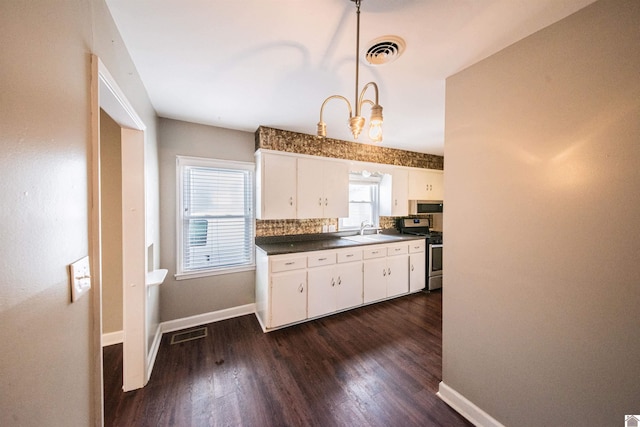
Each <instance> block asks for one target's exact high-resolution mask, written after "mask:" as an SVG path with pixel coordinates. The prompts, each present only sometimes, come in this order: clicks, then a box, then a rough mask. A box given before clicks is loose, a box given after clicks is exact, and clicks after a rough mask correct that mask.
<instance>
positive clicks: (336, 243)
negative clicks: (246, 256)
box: [256, 232, 424, 255]
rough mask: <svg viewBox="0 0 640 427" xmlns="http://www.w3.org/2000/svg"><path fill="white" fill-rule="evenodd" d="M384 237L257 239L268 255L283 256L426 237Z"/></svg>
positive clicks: (333, 235) (331, 235)
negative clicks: (358, 239) (358, 238)
mask: <svg viewBox="0 0 640 427" xmlns="http://www.w3.org/2000/svg"><path fill="white" fill-rule="evenodd" d="M367 236H368V237H373V236H375V234H374V235H371V234H369V235H365V237H367ZM382 236H385V237H383V239H384V240H380V241H376V240H371V241H364V242H361V241H359V242H356V241H353V240H348V239H347V238H344V237H355V236H354V234H353V232H342V233H321V234H304V235H291V236H273V237H257V238H256V246H257V247H259V248H260V249H262V250H263V251H264V252H265V253H266V254H267V255H282V254H291V253H296V252H312V251H322V250H329V249H341V248H352V247H355V246H368V245H380V244H387V243H397V242H402V241H408V240H420V239H424V237H421V236H413V235H410V234H400V233H398V232H384V233H383V234H382ZM373 238H375V237H373Z"/></svg>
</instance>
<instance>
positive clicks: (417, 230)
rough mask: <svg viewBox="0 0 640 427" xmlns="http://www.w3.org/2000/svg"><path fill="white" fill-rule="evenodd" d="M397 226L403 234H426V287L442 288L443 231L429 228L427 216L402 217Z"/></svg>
mask: <svg viewBox="0 0 640 427" xmlns="http://www.w3.org/2000/svg"><path fill="white" fill-rule="evenodd" d="M397 227H398V230H399V231H400V232H401V233H403V234H413V235H416V236H424V238H425V239H426V241H427V257H426V263H427V265H426V274H427V277H426V279H427V287H426V289H427V290H429V291H432V290H434V289H440V288H442V232H439V231H431V230H429V220H428V219H426V218H400V219H399V220H398V222H397Z"/></svg>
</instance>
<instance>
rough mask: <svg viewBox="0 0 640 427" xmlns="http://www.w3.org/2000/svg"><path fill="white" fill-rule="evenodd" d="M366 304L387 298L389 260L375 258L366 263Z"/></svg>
mask: <svg viewBox="0 0 640 427" xmlns="http://www.w3.org/2000/svg"><path fill="white" fill-rule="evenodd" d="M363 264H364V268H363V289H364V292H363V296H364V300H363V301H364V302H365V303H368V302H372V301H377V300H380V299H383V298H386V296H387V260H386V258H375V259H369V260H366V261H364V263H363Z"/></svg>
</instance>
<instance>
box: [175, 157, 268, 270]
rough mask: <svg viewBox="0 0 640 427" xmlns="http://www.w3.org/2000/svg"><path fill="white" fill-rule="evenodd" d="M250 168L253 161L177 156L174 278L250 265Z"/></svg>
mask: <svg viewBox="0 0 640 427" xmlns="http://www.w3.org/2000/svg"><path fill="white" fill-rule="evenodd" d="M253 171H254V165H253V163H244V162H231V161H224V160H213V159H202V158H193V157H183V156H178V158H177V172H178V188H177V191H178V197H177V199H178V239H177V241H178V251H177V253H178V262H177V264H178V269H177V270H178V271H177V276H178V278H180V277H179V276H183V277H182V278H188V277H198V276H204V275H209V274H221V273H230V272H234V271H244V270H249V269H253V268H254V267H255V262H254V209H253V205H254V191H253V182H254V178H253V173H254V172H253Z"/></svg>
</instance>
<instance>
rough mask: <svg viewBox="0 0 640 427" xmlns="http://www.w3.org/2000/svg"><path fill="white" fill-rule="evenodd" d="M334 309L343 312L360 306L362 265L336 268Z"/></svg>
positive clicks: (356, 264)
mask: <svg viewBox="0 0 640 427" xmlns="http://www.w3.org/2000/svg"><path fill="white" fill-rule="evenodd" d="M335 271H336V309H337V310H344V309H347V308H349V307H355V306H357V305H361V304H362V263H361V262H350V263H346V264H338V265H337V266H336V270H335Z"/></svg>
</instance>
